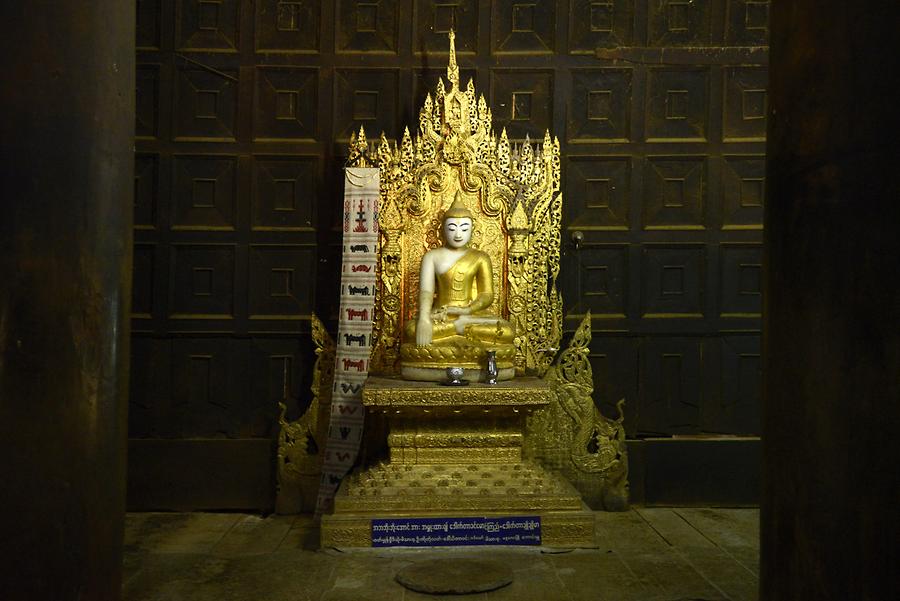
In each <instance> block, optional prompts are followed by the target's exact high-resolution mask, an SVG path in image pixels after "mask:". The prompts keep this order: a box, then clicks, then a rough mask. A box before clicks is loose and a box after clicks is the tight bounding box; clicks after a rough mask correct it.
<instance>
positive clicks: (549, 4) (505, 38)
mask: <svg viewBox="0 0 900 601" xmlns="http://www.w3.org/2000/svg"><path fill="white" fill-rule="evenodd" d="M491 9H492V12H491V48H492V52H493V53H494V54H506V53H528V54H552V53H553V51H554V48H555V46H556V2H555V1H554V0H533V1H532V2H522V1H521V0H519V1H516V0H496V1H495V2H491Z"/></svg>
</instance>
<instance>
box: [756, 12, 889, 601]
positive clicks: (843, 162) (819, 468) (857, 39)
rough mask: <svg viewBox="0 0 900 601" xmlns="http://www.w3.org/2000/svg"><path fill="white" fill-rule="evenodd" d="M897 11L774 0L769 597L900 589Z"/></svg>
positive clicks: (880, 593)
mask: <svg viewBox="0 0 900 601" xmlns="http://www.w3.org/2000/svg"><path fill="white" fill-rule="evenodd" d="M898 23H900V9H898V5H897V3H895V2H880V1H872V0H862V1H859V2H846V1H844V0H790V1H779V2H773V3H772V15H771V34H772V35H771V55H770V56H771V58H770V68H771V84H770V95H769V119H770V121H769V127H770V129H769V137H768V179H767V185H768V192H769V193H768V197H767V206H766V218H765V236H766V244H765V250H766V259H765V262H766V269H767V276H766V290H765V324H764V356H765V358H764V362H765V368H764V369H765V384H764V386H765V401H764V420H763V421H764V426H763V446H764V450H763V456H764V458H763V480H764V485H763V488H764V490H763V506H762V519H761V521H762V539H761V546H762V566H761V594H760V599H765V600H766V601H798V600H802V599H816V600H818V601H830V600H835V601H838V600H840V601H846V600H848V599H854V600H856V601H865V600H872V601H875V600H884V599H897V598H900V592H898V582H900V580H898V578H897V571H896V570H897V561H898V557H900V556H898V540H900V539H898V534H897V533H898V532H900V520H898V506H900V491H898V480H900V478H898V473H900V467H898V463H897V462H898V459H900V457H898V455H900V454H898V448H900V447H898V439H900V209H898V206H900V184H898V182H900V179H898V178H900V175H898V167H900V160H898V159H900V157H898V154H900V153H898V143H897V136H898V135H900V119H898V115H900V94H898V91H897V90H898V88H897V87H896V83H897V73H898V72H900V60H898V52H897V50H896V49H897V39H898V30H897V29H898V28H897V25H898Z"/></svg>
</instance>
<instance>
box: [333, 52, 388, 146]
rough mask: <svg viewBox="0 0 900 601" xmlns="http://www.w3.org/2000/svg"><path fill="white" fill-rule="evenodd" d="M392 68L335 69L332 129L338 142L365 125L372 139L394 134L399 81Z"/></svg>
mask: <svg viewBox="0 0 900 601" xmlns="http://www.w3.org/2000/svg"><path fill="white" fill-rule="evenodd" d="M398 77H399V76H398V72H397V71H396V70H394V69H335V74H334V86H335V88H334V99H335V104H334V130H335V134H336V138H337V139H338V140H340V141H347V140H349V139H350V134H353V133H356V132H357V131H359V127H360V126H361V125H362V126H365V128H366V131H367V132H368V133H369V135H370V136H371V137H372V138H375V137H376V136H378V135H379V134H380V133H381V132H382V131H383V132H385V133H389V132H396V131H397V127H398V125H397V102H398V98H399V96H398V88H399V78H398Z"/></svg>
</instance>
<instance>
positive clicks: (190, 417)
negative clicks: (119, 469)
mask: <svg viewBox="0 0 900 601" xmlns="http://www.w3.org/2000/svg"><path fill="white" fill-rule="evenodd" d="M768 10H769V3H768V2H767V1H762V0H691V1H688V0H605V1H589V0H530V1H528V2H525V1H521V2H520V1H514V0H496V1H493V2H490V1H487V0H367V1H357V0H335V1H334V2H318V1H311V0H284V1H282V0H256V1H255V2H250V1H249V0H139V1H138V10H137V44H138V48H137V57H138V65H139V66H138V70H137V80H136V82H135V85H136V88H137V111H136V120H135V135H136V147H137V150H136V154H135V162H136V169H135V183H134V185H135V247H134V259H135V260H134V265H135V272H134V306H133V311H134V317H133V327H134V345H133V350H134V352H133V357H134V358H133V369H132V374H133V377H132V403H131V406H132V410H131V435H132V436H133V437H176V438H177V437H210V436H212V437H217V436H219V437H228V438H242V437H270V436H272V435H273V432H274V430H273V424H274V421H275V418H276V416H277V402H278V401H279V400H281V399H288V404H289V407H290V411H291V413H292V414H294V415H296V414H297V413H298V412H299V411H300V410H301V409H302V407H303V406H304V405H305V403H307V402H308V397H309V393H308V385H309V380H310V370H311V367H312V360H313V358H314V356H313V354H312V344H311V342H310V340H309V317H310V314H311V313H312V312H313V311H316V312H317V313H318V314H319V315H322V316H323V317H324V318H325V319H326V320H327V319H331V320H333V319H334V318H335V311H336V306H337V303H338V290H337V281H338V275H337V271H338V267H339V247H340V231H339V229H338V228H337V227H336V225H337V224H336V219H337V215H338V200H339V198H340V195H341V182H342V178H341V168H342V165H343V161H344V158H345V154H344V153H345V151H344V146H345V144H346V140H347V139H348V138H349V136H350V134H351V132H353V131H355V130H356V129H358V128H359V126H360V125H364V126H365V127H366V129H367V131H368V132H369V133H370V134H373V135H377V134H378V133H379V132H380V131H381V130H382V129H383V130H384V131H385V133H386V134H387V136H388V137H389V138H391V139H396V138H397V137H398V136H400V135H401V134H402V131H403V128H404V127H406V126H409V127H413V126H414V125H415V124H416V123H417V118H416V115H417V110H418V107H419V106H420V104H421V102H422V100H423V99H424V96H425V94H426V92H427V91H428V90H430V89H432V88H433V86H434V85H435V83H436V82H437V78H438V77H439V76H440V75H442V74H443V73H444V69H445V66H446V61H447V37H446V34H447V32H448V31H449V30H450V28H453V29H455V31H456V32H457V41H456V44H457V49H458V58H459V63H460V68H461V73H462V78H463V79H464V80H466V81H467V80H468V79H469V78H472V79H474V80H475V83H476V86H477V87H478V90H479V91H480V92H481V93H483V94H484V95H485V97H486V98H487V99H488V100H489V102H490V103H491V106H492V109H493V114H494V118H495V125H496V126H497V127H498V128H500V127H506V128H507V131H508V133H509V135H510V137H511V138H513V139H515V140H521V139H523V138H524V137H525V136H526V135H528V136H531V137H532V138H535V137H540V136H543V132H544V130H545V129H547V128H549V129H550V130H551V132H552V133H553V134H554V135H556V136H558V137H559V139H560V141H561V143H562V152H563V156H564V159H563V170H564V173H563V178H564V179H563V182H564V187H563V193H564V195H565V217H564V232H563V240H562V242H563V254H564V257H563V258H564V261H563V277H562V278H561V285H562V289H563V295H564V302H565V311H566V327H567V329H569V330H571V329H574V327H575V325H576V324H577V323H578V321H579V320H580V319H581V317H582V316H583V315H584V313H585V312H586V311H590V312H591V313H592V314H593V316H594V321H593V324H594V341H593V344H592V361H593V365H594V375H595V380H596V384H597V388H596V395H595V397H596V399H597V401H598V403H600V405H601V408H602V409H603V410H604V411H612V407H613V405H614V403H615V402H616V401H617V400H618V399H620V398H623V397H624V398H626V400H627V406H626V414H627V426H628V431H629V433H630V434H631V435H641V436H642V435H676V434H697V433H721V434H754V433H758V431H759V377H758V376H759V338H760V336H759V333H760V332H759V330H760V312H761V291H760V280H761V254H762V250H761V242H762V231H761V228H762V203H763V197H764V193H765V170H764V162H765V161H764V159H765V131H766V85H767V60H768V48H767V47H766V44H767V38H768V31H767V23H768ZM576 232H577V233H578V235H577V236H576V235H575V234H576ZM576 239H578V240H579V242H578V243H577V244H576V243H575V240H576ZM332 323H333V322H332Z"/></svg>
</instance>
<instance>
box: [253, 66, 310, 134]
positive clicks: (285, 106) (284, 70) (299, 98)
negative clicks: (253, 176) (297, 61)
mask: <svg viewBox="0 0 900 601" xmlns="http://www.w3.org/2000/svg"><path fill="white" fill-rule="evenodd" d="M318 106H319V77H318V70H317V69H313V68H298V67H257V72H256V103H255V105H254V139H256V140H273V141H274V140H315V139H316V138H318V133H319V132H318V128H319V110H318Z"/></svg>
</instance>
